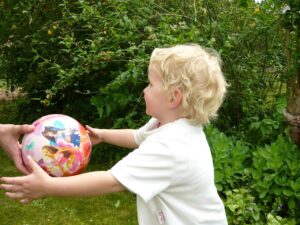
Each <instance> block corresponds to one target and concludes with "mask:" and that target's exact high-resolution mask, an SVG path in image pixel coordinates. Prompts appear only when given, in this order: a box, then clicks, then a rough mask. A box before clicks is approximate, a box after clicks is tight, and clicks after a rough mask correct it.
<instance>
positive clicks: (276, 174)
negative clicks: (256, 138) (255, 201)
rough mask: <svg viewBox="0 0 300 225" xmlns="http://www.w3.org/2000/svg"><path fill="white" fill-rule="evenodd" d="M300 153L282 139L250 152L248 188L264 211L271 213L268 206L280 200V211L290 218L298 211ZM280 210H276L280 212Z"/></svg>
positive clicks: (280, 137) (279, 138)
mask: <svg viewBox="0 0 300 225" xmlns="http://www.w3.org/2000/svg"><path fill="white" fill-rule="evenodd" d="M299 160H300V151H299V149H298V148H297V147H296V146H295V145H293V144H292V143H290V142H288V141H286V140H285V139H284V138H283V137H282V136H279V137H278V139H277V140H276V141H275V142H273V143H272V144H271V145H266V146H265V147H261V148H258V149H257V151H255V152H253V168H252V169H251V175H252V179H253V180H252V182H251V183H252V185H251V186H252V187H253V189H254V190H255V191H256V192H257V193H258V195H259V197H260V199H262V200H263V201H266V202H267V203H268V204H267V207H269V208H270V209H272V208H273V209H274V207H273V204H272V202H273V201H274V200H275V199H276V198H278V197H279V198H280V199H281V202H282V207H283V208H285V207H286V208H288V209H289V210H288V211H287V213H288V214H290V215H295V213H296V211H297V210H299V209H298V208H299V200H300V172H299V171H300V165H299V163H298V162H299ZM282 210H283V209H279V211H282Z"/></svg>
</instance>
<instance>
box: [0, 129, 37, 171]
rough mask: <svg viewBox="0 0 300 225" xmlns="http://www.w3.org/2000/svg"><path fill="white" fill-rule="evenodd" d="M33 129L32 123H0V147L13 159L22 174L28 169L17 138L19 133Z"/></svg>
mask: <svg viewBox="0 0 300 225" xmlns="http://www.w3.org/2000/svg"><path fill="white" fill-rule="evenodd" d="M33 130H34V126H33V125H13V124H1V125H0V147H1V148H3V149H4V151H5V152H6V153H7V154H8V156H9V157H10V158H11V159H12V160H13V161H14V163H15V165H16V167H17V169H18V170H19V171H21V172H22V173H24V174H29V171H28V169H27V168H26V167H25V166H24V164H23V160H22V156H21V145H20V143H19V138H20V136H21V135H23V134H25V133H30V132H32V131H33Z"/></svg>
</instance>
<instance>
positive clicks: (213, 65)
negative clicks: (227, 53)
mask: <svg viewBox="0 0 300 225" xmlns="http://www.w3.org/2000/svg"><path fill="white" fill-rule="evenodd" d="M221 64H222V61H221V58H220V56H219V54H218V53H217V52H216V51H215V50H213V49H205V48H202V47H201V46H199V45H197V44H186V45H176V46H174V47H170V48H156V49H154V51H153V52H152V55H151V58H150V63H149V69H150V68H155V69H157V70H158V72H159V76H160V77H161V79H162V81H163V83H164V86H165V89H166V91H167V92H168V93H169V94H170V95H172V93H173V91H172V90H174V89H176V88H179V89H180V90H181V92H182V96H183V97H182V107H183V115H182V116H183V117H186V118H188V119H189V120H190V121H191V122H193V123H195V124H202V125H205V124H208V123H209V122H210V121H211V119H214V118H216V117H217V111H218V109H219V107H220V106H221V104H222V102H223V99H224V97H225V93H226V88H227V86H228V85H227V83H226V80H225V78H224V76H223V73H222V70H221Z"/></svg>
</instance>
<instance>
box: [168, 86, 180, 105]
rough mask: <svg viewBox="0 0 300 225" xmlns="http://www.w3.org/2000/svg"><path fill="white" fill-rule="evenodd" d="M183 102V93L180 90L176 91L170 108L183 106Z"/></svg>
mask: <svg viewBox="0 0 300 225" xmlns="http://www.w3.org/2000/svg"><path fill="white" fill-rule="evenodd" d="M181 101H182V92H181V90H180V89H179V88H176V89H174V91H173V95H172V97H171V99H170V107H171V108H176V107H177V106H179V105H180V104H181Z"/></svg>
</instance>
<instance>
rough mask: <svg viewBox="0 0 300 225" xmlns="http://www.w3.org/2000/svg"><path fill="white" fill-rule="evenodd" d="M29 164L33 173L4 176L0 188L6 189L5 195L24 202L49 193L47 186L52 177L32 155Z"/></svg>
mask: <svg viewBox="0 0 300 225" xmlns="http://www.w3.org/2000/svg"><path fill="white" fill-rule="evenodd" d="M28 164H29V166H30V168H31V170H32V173H31V174H29V175H27V176H22V177H2V178H1V179H0V180H1V181H2V182H3V183H2V184H0V189H4V190H5V191H6V193H5V195H6V196H7V197H9V198H11V199H14V200H17V201H20V202H21V203H23V204H26V203H30V202H31V201H32V200H34V199H39V198H42V197H45V196H46V195H47V188H48V184H49V181H50V179H53V178H51V177H50V176H49V175H48V174H47V173H46V172H45V171H44V170H43V169H42V168H41V167H40V166H39V165H38V164H37V163H36V162H34V161H33V159H32V158H31V157H28Z"/></svg>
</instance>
